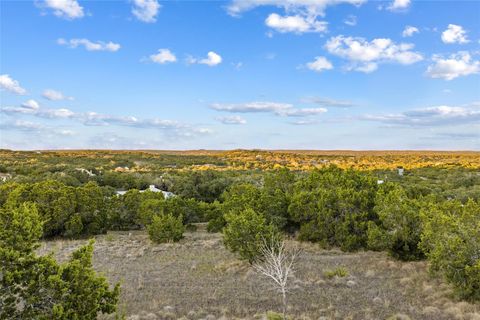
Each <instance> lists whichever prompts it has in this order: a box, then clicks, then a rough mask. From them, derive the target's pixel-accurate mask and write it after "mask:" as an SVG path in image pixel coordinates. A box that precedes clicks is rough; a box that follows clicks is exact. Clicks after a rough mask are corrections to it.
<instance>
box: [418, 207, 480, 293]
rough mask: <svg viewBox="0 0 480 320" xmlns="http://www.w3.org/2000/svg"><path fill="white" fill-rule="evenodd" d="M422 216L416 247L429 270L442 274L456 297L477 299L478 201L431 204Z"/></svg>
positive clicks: (479, 257) (479, 269)
mask: <svg viewBox="0 0 480 320" xmlns="http://www.w3.org/2000/svg"><path fill="white" fill-rule="evenodd" d="M422 218H423V220H424V231H423V233H422V236H421V243H420V247H421V248H422V249H423V250H424V251H425V254H426V255H427V258H428V260H429V261H430V268H431V271H432V272H434V273H439V274H442V275H444V277H445V278H446V279H447V280H448V281H449V282H451V283H452V284H453V285H454V287H455V290H456V292H457V293H458V295H459V296H460V297H462V298H466V299H470V300H477V301H478V300H480V204H479V203H477V202H474V201H473V200H469V201H468V202H467V203H466V204H465V205H462V203H461V202H459V201H446V202H444V203H441V204H431V205H430V206H429V207H428V208H426V209H425V210H422Z"/></svg>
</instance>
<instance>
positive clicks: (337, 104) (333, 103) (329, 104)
mask: <svg viewBox="0 0 480 320" xmlns="http://www.w3.org/2000/svg"><path fill="white" fill-rule="evenodd" d="M302 102H305V103H314V104H317V105H319V106H321V107H325V108H351V107H354V106H355V104H354V103H353V102H350V101H344V100H334V99H330V98H322V97H307V98H304V99H302Z"/></svg>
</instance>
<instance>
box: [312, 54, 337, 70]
mask: <svg viewBox="0 0 480 320" xmlns="http://www.w3.org/2000/svg"><path fill="white" fill-rule="evenodd" d="M306 66H307V68H308V69H310V70H313V71H315V72H322V71H324V70H331V69H333V65H332V63H331V62H330V61H328V60H327V58H325V57H315V60H314V61H312V62H309V63H307V65H306Z"/></svg>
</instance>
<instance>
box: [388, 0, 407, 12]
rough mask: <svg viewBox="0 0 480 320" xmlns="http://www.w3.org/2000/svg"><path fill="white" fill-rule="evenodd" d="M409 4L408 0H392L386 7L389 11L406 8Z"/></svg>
mask: <svg viewBox="0 0 480 320" xmlns="http://www.w3.org/2000/svg"><path fill="white" fill-rule="evenodd" d="M409 6H410V0H394V1H393V2H392V3H391V4H390V5H389V6H388V7H387V9H388V10H390V11H401V10H406V9H408V7H409Z"/></svg>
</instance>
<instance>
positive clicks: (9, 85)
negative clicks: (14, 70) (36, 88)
mask: <svg viewBox="0 0 480 320" xmlns="http://www.w3.org/2000/svg"><path fill="white" fill-rule="evenodd" d="M0 88H2V89H4V90H7V91H10V92H13V93H16V94H19V95H24V94H26V93H27V90H25V89H24V88H22V86H20V83H19V82H18V81H17V80H14V79H12V78H11V77H10V76H9V75H8V74H2V75H0Z"/></svg>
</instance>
